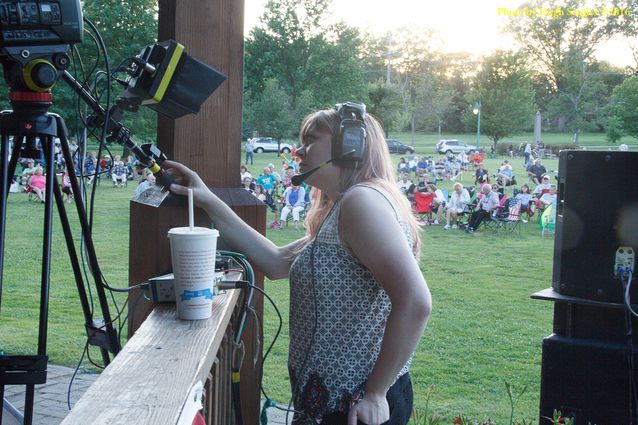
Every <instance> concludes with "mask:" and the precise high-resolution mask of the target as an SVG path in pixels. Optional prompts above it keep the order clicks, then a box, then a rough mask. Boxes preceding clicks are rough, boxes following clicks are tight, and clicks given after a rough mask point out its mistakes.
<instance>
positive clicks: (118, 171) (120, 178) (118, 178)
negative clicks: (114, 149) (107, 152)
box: [111, 156, 128, 187]
mask: <svg viewBox="0 0 638 425" xmlns="http://www.w3.org/2000/svg"><path fill="white" fill-rule="evenodd" d="M127 175H128V168H126V165H124V162H122V161H120V160H119V157H118V156H116V157H115V162H114V163H113V168H112V169H111V179H112V180H113V187H116V186H117V187H124V184H125V183H126V176H127Z"/></svg>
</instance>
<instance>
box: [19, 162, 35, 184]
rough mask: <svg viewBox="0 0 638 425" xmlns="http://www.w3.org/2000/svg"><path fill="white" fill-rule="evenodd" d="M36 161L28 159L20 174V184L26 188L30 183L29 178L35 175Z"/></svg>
mask: <svg viewBox="0 0 638 425" xmlns="http://www.w3.org/2000/svg"><path fill="white" fill-rule="evenodd" d="M35 170H36V166H35V161H34V160H33V159H31V158H29V159H27V162H26V164H23V165H22V173H21V174H20V184H21V185H22V186H25V187H26V185H27V184H28V183H29V178H30V177H31V176H32V175H34V174H35Z"/></svg>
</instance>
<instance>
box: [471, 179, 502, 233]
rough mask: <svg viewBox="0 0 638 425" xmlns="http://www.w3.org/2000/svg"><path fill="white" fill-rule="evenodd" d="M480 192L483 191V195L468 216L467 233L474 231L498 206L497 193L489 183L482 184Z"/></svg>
mask: <svg viewBox="0 0 638 425" xmlns="http://www.w3.org/2000/svg"><path fill="white" fill-rule="evenodd" d="M481 193H483V197H482V198H481V199H480V200H479V202H478V205H477V206H476V210H474V212H473V213H472V215H471V216H470V222H469V223H468V225H467V228H466V229H465V231H466V232H467V233H474V231H475V230H476V229H478V227H479V226H480V225H481V223H482V222H483V221H485V220H488V219H489V218H490V216H491V215H492V211H494V210H495V209H496V208H498V207H499V199H498V194H497V193H496V192H494V191H492V186H490V185H489V184H486V185H484V186H483V187H482V188H481Z"/></svg>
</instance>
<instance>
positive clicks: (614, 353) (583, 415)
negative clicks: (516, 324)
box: [539, 335, 638, 425]
mask: <svg viewBox="0 0 638 425" xmlns="http://www.w3.org/2000/svg"><path fill="white" fill-rule="evenodd" d="M633 350H634V355H635V356H638V352H637V351H636V348H635V347H634V348H633ZM626 351H627V348H626V345H625V344H623V343H615V342H614V343H611V342H604V341H600V340H594V339H578V338H569V337H565V336H560V335H551V336H549V337H547V338H545V339H544V340H543V364H542V372H541V373H542V376H543V379H542V380H541V394H540V399H541V400H540V401H541V402H540V421H539V423H540V424H551V423H552V421H551V420H550V419H551V417H552V414H553V412H554V410H560V412H561V414H562V415H564V416H568V417H573V418H574V425H588V424H596V425H619V424H629V423H630V420H629V419H630V418H629V415H630V413H629V412H630V404H629V403H630V402H629V382H630V380H629V367H628V365H627V359H626ZM633 378H634V379H638V377H637V376H635V374H634V377H633ZM547 418H550V419H547Z"/></svg>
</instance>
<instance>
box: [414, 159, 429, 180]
mask: <svg viewBox="0 0 638 425" xmlns="http://www.w3.org/2000/svg"><path fill="white" fill-rule="evenodd" d="M427 173H428V160H427V159H426V158H425V157H424V156H422V157H421V158H420V159H419V161H418V162H417V163H416V174H417V177H421V175H422V174H427Z"/></svg>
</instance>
